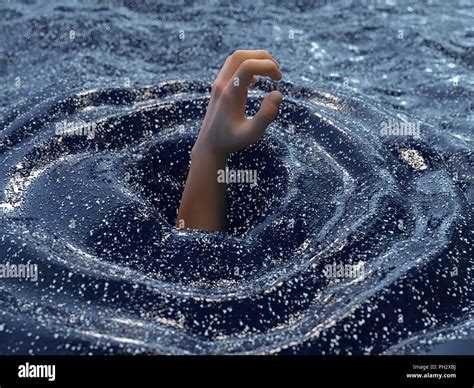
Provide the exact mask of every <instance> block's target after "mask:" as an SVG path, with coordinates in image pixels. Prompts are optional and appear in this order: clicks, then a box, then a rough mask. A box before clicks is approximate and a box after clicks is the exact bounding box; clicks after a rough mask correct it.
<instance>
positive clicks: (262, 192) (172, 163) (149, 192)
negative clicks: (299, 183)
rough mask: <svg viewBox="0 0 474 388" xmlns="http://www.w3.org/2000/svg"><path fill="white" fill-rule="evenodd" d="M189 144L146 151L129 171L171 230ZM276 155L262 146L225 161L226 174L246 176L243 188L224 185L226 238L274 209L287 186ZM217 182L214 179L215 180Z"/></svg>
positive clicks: (269, 145)
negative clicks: (237, 173)
mask: <svg viewBox="0 0 474 388" xmlns="http://www.w3.org/2000/svg"><path fill="white" fill-rule="evenodd" d="M194 140H195V139H194V138H193V137H190V136H187V137H181V138H179V139H176V138H174V139H172V140H166V141H164V142H162V143H160V144H157V145H155V146H153V147H152V148H150V149H149V150H148V152H147V153H146V154H145V155H144V157H143V158H142V159H141V160H140V161H139V162H138V163H137V164H136V165H135V166H133V167H132V171H131V174H130V175H131V179H130V180H131V183H132V184H134V186H136V187H137V188H138V190H139V192H140V193H141V195H143V196H144V197H145V198H146V199H147V200H148V201H149V202H150V203H151V204H152V206H154V207H155V208H156V209H157V210H158V211H159V212H160V214H161V216H162V217H163V218H164V219H165V220H166V221H167V222H168V223H169V224H170V225H172V226H174V225H175V220H176V215H177V212H178V208H179V204H180V201H181V195H182V193H183V189H184V184H185V182H186V177H187V173H188V168H189V160H190V152H191V148H192V146H193V144H194ZM280 154H281V150H280V149H279V147H278V146H277V145H276V144H275V142H274V141H272V140H262V141H260V142H258V143H257V144H254V145H252V146H250V147H248V148H246V149H245V150H242V151H239V152H237V153H234V154H232V155H231V156H230V158H229V162H228V169H229V171H230V170H234V171H237V170H238V171H241V172H242V171H244V170H245V171H246V173H247V175H245V176H246V177H250V179H247V181H246V182H243V183H242V182H239V183H228V186H227V197H228V199H227V217H228V220H229V233H230V234H234V235H238V234H243V233H245V232H247V231H249V230H251V229H252V228H253V227H255V226H256V225H258V223H259V222H261V221H262V219H263V218H264V217H265V215H267V214H270V213H272V211H273V210H274V209H275V208H276V207H277V206H279V204H280V203H281V199H282V198H283V197H284V195H285V193H286V191H287V186H288V179H289V175H288V171H287V169H286V168H285V165H284V162H283V161H282V160H281V155H280ZM216 179H217V176H216Z"/></svg>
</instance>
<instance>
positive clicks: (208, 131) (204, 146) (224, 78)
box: [193, 50, 283, 158]
mask: <svg viewBox="0 0 474 388" xmlns="http://www.w3.org/2000/svg"><path fill="white" fill-rule="evenodd" d="M279 67H280V66H279V64H278V62H277V61H276V60H275V59H273V57H272V56H271V55H270V54H269V53H268V51H264V50H239V51H235V52H234V53H233V54H232V55H230V56H229V57H228V58H227V60H226V61H225V63H224V66H223V67H222V69H221V71H220V73H219V74H218V76H217V78H216V80H215V81H214V83H213V84H212V91H211V98H210V101H209V105H208V108H207V112H206V116H205V118H204V121H203V123H202V127H201V130H200V132H199V136H198V139H197V140H196V143H195V145H194V147H193V154H194V153H196V152H199V153H200V154H201V153H202V152H201V151H202V150H204V152H205V153H207V154H208V153H211V154H213V155H216V156H219V157H222V158H227V156H228V155H229V154H230V153H231V152H235V151H238V150H241V149H243V148H245V147H247V146H249V145H250V144H253V143H255V142H257V141H258V140H260V139H261V138H262V136H263V134H264V133H265V130H266V129H267V127H268V126H269V125H270V123H271V122H272V121H273V120H274V119H275V117H276V115H277V114H278V109H279V107H280V104H281V101H282V99H283V95H282V94H281V93H280V92H279V91H273V92H271V93H269V94H267V95H266V96H265V98H264V100H263V102H262V104H261V106H260V109H259V111H258V112H257V114H256V115H255V116H254V117H253V118H251V119H247V117H246V116H245V103H246V101H247V92H248V86H249V85H250V84H251V83H255V82H257V77H256V76H257V75H263V76H268V77H270V78H272V79H274V80H279V79H281V77H282V74H281V72H280V69H279Z"/></svg>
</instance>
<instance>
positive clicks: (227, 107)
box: [176, 50, 283, 232]
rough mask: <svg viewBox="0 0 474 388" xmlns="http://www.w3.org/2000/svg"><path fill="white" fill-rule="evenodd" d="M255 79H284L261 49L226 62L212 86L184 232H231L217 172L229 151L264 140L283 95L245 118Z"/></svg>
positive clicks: (184, 202)
mask: <svg viewBox="0 0 474 388" xmlns="http://www.w3.org/2000/svg"><path fill="white" fill-rule="evenodd" d="M256 75H263V76H268V77H271V78H272V79H275V80H278V79H281V72H280V70H279V65H278V62H276V61H275V60H274V59H273V57H272V56H271V55H270V54H269V53H268V52H267V51H263V50H242V51H236V52H235V53H234V54H232V55H231V56H229V57H228V58H227V60H226V61H225V63H224V66H223V67H222V69H221V71H220V73H219V75H218V76H217V78H216V80H215V81H214V83H213V85H212V92H211V99H210V101H209V105H208V108H207V112H206V116H205V118H204V121H203V124H202V127H201V130H200V132H199V136H198V138H197V140H196V143H195V144H194V147H193V149H192V152H191V167H190V169H189V173H188V178H187V180H186V185H185V188H184V192H183V196H182V199H181V205H180V208H179V212H178V217H177V219H176V226H177V227H180V228H191V229H201V230H209V231H221V232H225V231H227V187H226V184H225V183H219V182H218V180H217V172H218V170H220V169H225V167H226V165H227V158H228V156H229V154H230V153H231V152H235V151H238V150H241V149H243V148H245V147H247V146H249V145H250V144H253V143H255V142H257V141H258V140H259V139H261V138H262V136H263V134H264V133H265V130H266V129H267V127H268V125H270V123H271V122H272V121H273V120H274V119H275V117H276V115H277V113H278V108H279V107H280V104H281V101H282V98H283V96H282V94H281V93H280V92H278V91H273V92H271V93H269V94H267V95H266V96H265V98H264V100H263V102H262V105H261V107H260V110H259V111H258V112H257V114H256V115H255V116H254V117H253V118H252V119H250V120H248V119H247V118H246V117H245V103H246V101H247V92H248V86H249V85H250V84H251V83H255V82H256V81H257V78H256Z"/></svg>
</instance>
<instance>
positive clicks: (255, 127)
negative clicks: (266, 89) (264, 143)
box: [248, 90, 283, 143]
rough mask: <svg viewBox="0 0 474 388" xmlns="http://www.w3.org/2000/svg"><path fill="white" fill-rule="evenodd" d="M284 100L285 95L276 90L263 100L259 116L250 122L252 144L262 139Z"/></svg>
mask: <svg viewBox="0 0 474 388" xmlns="http://www.w3.org/2000/svg"><path fill="white" fill-rule="evenodd" d="M282 100H283V95H282V94H281V93H280V92H279V91H277V90H274V91H273V92H271V93H268V94H267V95H266V96H265V98H264V99H263V102H262V105H261V106H260V109H259V110H258V112H257V114H256V115H255V116H254V117H253V118H252V119H250V120H248V125H249V131H250V132H251V133H250V134H249V137H251V138H252V140H253V141H252V143H254V142H256V141H257V140H259V139H261V138H262V136H263V134H264V133H265V130H266V129H267V127H268V126H269V125H270V124H271V122H272V121H273V120H275V117H276V116H277V114H278V109H279V108H280V104H281V102H282Z"/></svg>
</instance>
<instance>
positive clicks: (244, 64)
mask: <svg viewBox="0 0 474 388" xmlns="http://www.w3.org/2000/svg"><path fill="white" fill-rule="evenodd" d="M251 65H252V60H251V59H247V60H245V61H243V62H242V63H241V64H240V66H239V70H244V71H245V70H248V69H249V67H250V66H251Z"/></svg>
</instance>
